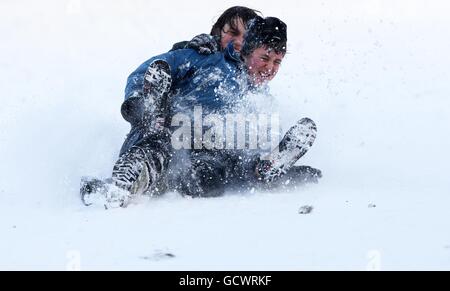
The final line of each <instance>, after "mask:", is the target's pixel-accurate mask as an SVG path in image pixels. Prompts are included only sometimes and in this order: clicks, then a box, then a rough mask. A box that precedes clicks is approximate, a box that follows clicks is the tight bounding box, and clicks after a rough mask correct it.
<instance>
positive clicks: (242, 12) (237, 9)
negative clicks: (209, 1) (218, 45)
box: [210, 6, 261, 38]
mask: <svg viewBox="0 0 450 291" xmlns="http://www.w3.org/2000/svg"><path fill="white" fill-rule="evenodd" d="M258 13H259V14H261V12H259V11H258V10H254V9H250V8H247V7H243V6H234V7H231V8H228V9H227V10H225V11H224V12H223V13H222V15H220V17H219V19H217V21H216V23H215V24H214V25H213V27H212V29H211V33H210V34H211V35H212V36H216V37H219V38H220V37H221V32H222V30H223V28H224V27H225V25H226V24H229V25H230V27H231V28H232V29H234V30H237V27H236V20H238V19H239V18H240V19H242V21H243V22H244V24H246V23H247V22H248V21H249V20H251V19H253V18H255V17H258Z"/></svg>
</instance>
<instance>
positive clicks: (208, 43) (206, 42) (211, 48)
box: [186, 33, 219, 55]
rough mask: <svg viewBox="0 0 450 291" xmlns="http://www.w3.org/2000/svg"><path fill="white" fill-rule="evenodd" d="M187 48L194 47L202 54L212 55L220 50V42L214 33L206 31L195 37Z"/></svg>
mask: <svg viewBox="0 0 450 291" xmlns="http://www.w3.org/2000/svg"><path fill="white" fill-rule="evenodd" d="M186 48H191V49H194V50H196V51H197V52H198V53H199V54H202V55H211V54H214V53H216V52H218V51H219V44H218V43H217V40H216V39H215V38H214V37H213V36H212V35H209V34H205V33H204V34H200V35H197V36H196V37H194V38H193V39H192V40H191V41H190V42H189V43H188V44H187V45H186Z"/></svg>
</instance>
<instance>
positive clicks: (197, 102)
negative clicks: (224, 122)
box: [122, 44, 248, 124]
mask: <svg viewBox="0 0 450 291" xmlns="http://www.w3.org/2000/svg"><path fill="white" fill-rule="evenodd" d="M156 60H164V61H165V62H167V63H168V64H169V66H170V71H171V75H172V87H171V90H170V93H171V95H172V97H171V104H172V114H176V113H178V112H183V113H188V112H191V111H193V109H194V106H202V109H203V113H204V114H208V113H211V112H215V113H216V112H217V113H219V112H226V111H227V110H228V109H230V108H232V107H233V106H234V104H236V103H238V102H239V101H240V100H241V98H242V96H243V95H244V94H245V93H246V91H247V88H248V85H247V79H246V78H245V77H244V75H245V73H244V72H243V62H242V61H241V58H240V56H239V55H238V53H236V52H235V51H234V49H233V46H232V44H230V45H229V46H228V47H227V48H226V49H225V50H224V51H223V52H217V53H215V54H211V55H201V54H199V53H197V52H196V51H195V50H193V49H180V50H175V51H171V52H168V53H165V54H162V55H159V56H156V57H153V58H151V59H149V60H148V61H146V62H145V63H143V64H142V65H141V66H139V67H138V68H137V69H136V70H135V71H134V72H133V73H132V74H131V75H130V76H129V77H128V81H127V86H126V88H125V102H127V101H130V100H131V99H132V98H136V97H139V96H142V91H143V85H144V75H145V73H146V71H147V69H148V67H149V65H150V64H152V63H153V62H154V61H156ZM122 109H123V108H122ZM130 112H131V113H130ZM130 112H125V113H124V110H122V115H123V116H124V118H125V119H126V120H127V121H130V122H131V120H136V118H139V116H129V115H133V114H136V112H135V111H130ZM131 123H132V124H133V122H131Z"/></svg>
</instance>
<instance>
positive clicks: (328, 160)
mask: <svg viewBox="0 0 450 291" xmlns="http://www.w3.org/2000/svg"><path fill="white" fill-rule="evenodd" d="M233 5H243V6H248V7H252V8H257V9H259V10H261V11H262V12H263V14H264V15H265V16H277V17H279V18H281V19H282V20H283V21H285V22H286V23H287V25H288V39H289V45H288V51H289V52H288V55H287V56H286V58H285V61H284V64H283V67H282V69H281V71H280V73H279V75H278V76H277V78H276V80H274V81H273V84H272V93H274V95H276V97H277V99H278V102H279V103H280V105H281V108H280V114H281V115H282V116H283V120H282V122H283V125H284V127H288V126H289V125H290V124H292V123H293V122H294V121H295V120H297V119H299V118H301V117H304V116H308V117H310V118H312V119H314V120H315V121H316V123H317V125H318V129H319V134H318V138H317V140H316V143H315V145H314V147H313V148H312V149H311V151H310V152H309V153H308V154H307V155H306V156H305V158H304V159H302V161H301V162H300V163H301V164H307V165H311V166H315V167H318V168H320V169H322V170H323V173H324V178H323V179H322V180H321V182H320V183H319V184H318V185H311V186H307V187H304V188H301V189H298V190H297V191H294V192H290V193H282V192H279V193H248V194H247V195H236V194H233V193H230V194H229V195H227V196H225V197H223V198H219V199H185V198H181V197H180V196H178V195H177V194H175V193H172V194H168V195H166V196H165V197H163V198H159V199H150V200H142V201H139V202H140V203H139V204H136V205H131V206H130V207H129V208H127V209H117V210H111V211H104V210H103V209H97V208H86V207H84V206H82V205H81V203H80V200H79V197H78V192H79V191H78V187H79V181H80V177H81V176H83V175H93V176H99V177H106V176H108V175H110V171H111V168H112V165H113V163H114V161H115V159H116V157H117V154H118V151H119V149H120V146H121V144H122V142H123V139H124V137H125V135H126V134H127V132H128V130H129V126H128V124H127V123H126V122H125V121H124V120H122V118H121V115H120V105H121V102H122V100H123V90H124V87H125V82H126V78H127V76H128V75H129V74H130V73H131V72H132V71H133V70H134V69H135V68H136V67H137V66H138V65H140V64H141V63H142V62H143V61H145V60H146V59H148V58H150V57H151V56H153V55H157V54H160V53H163V52H165V51H167V50H168V49H170V48H171V46H172V44H173V43H174V42H177V41H181V40H187V39H190V38H191V37H192V36H194V35H196V34H199V33H202V32H209V30H210V27H211V26H212V24H213V23H214V21H215V19H217V17H218V16H219V15H220V13H221V12H222V11H223V10H225V9H226V8H228V7H230V6H233ZM449 8H450V7H449V4H448V3H447V2H446V1H375V0H373V1H371V0H366V1H356V0H355V1H351V0H347V1H344V0H342V1H240V2H237V1H230V2H227V3H226V4H224V3H219V2H217V1H216V2H214V1H189V2H185V1H183V2H181V1H179V2H178V1H172V0H167V1H158V2H156V1H143V0H133V1H129V0H127V1H106V0H96V1H84V0H69V1H56V0H54V1H52V0H42V1H20V0H19V1H16V0H15V1H12V0H1V2H0V37H1V41H0V88H1V97H0V98H1V99H0V100H1V103H0V197H1V200H0V215H1V219H0V236H1V240H0V269H57V270H60V269H61V270H64V269H79V268H81V269H82V270H88V269H150V270H167V269H169V270H173V269H180V270H188V269H189V270H202V269H213V270H227V269H237V270H274V269H276V270H278V269H281V270H304V269H319V270H324V269H327V270H328V269H333V270H334V269H339V270H341V269H343V270H347V269H356V270H366V269H370V270H372V269H382V270H389V269H413V270H416V269H447V270H448V269H450V232H449V231H448V230H449V229H450V214H449V213H450V212H449V211H448V207H449V203H450V197H449V195H450V182H449V181H450V180H449V179H448V173H449V172H450V171H449V162H450V158H449V154H448V150H449V148H450V138H449V124H450V117H449V116H448V114H449V108H450V101H449V92H450V82H449V80H450V78H449V73H448V68H449V66H450V59H449V57H448V52H449V51H450V19H449V17H448V11H449ZM370 204H375V205H376V207H372V208H371V207H369V205H370ZM303 205H312V206H314V211H313V213H312V214H310V215H300V214H298V209H299V208H300V207H301V206H303ZM165 253H171V254H174V255H175V257H174V258H169V257H165V256H164V254H165Z"/></svg>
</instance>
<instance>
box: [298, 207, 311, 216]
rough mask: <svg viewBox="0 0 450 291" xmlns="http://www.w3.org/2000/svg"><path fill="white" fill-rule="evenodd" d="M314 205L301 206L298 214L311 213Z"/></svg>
mask: <svg viewBox="0 0 450 291" xmlns="http://www.w3.org/2000/svg"><path fill="white" fill-rule="evenodd" d="M313 209H314V207H312V206H310V205H305V206H302V207H300V209H299V210H298V214H310V213H311V212H312V211H313Z"/></svg>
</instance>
